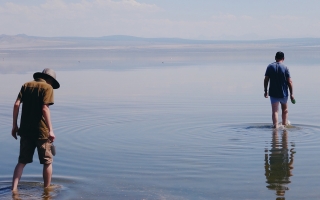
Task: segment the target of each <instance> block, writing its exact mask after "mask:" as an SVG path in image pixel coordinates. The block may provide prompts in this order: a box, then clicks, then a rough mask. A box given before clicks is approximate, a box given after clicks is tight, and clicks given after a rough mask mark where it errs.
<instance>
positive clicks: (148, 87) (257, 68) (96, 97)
mask: <svg viewBox="0 0 320 200" xmlns="http://www.w3.org/2000/svg"><path fill="white" fill-rule="evenodd" d="M274 43H275V44H274ZM274 43H272V44H264V45H260V44H258V45H252V44H241V45H240V47H239V44H232V43H228V44H219V45H216V46H214V45H213V46H205V45H203V44H201V45H196V44H189V45H188V46H186V47H183V46H181V45H180V46H178V47H175V46H174V45H172V46H166V47H163V46H162V47H161V48H160V47H157V46H152V47H150V48H149V47H148V48H134V47H123V48H101V47H99V48H48V49H46V48H43V49H41V48H30V49H28V48H23V49H19V48H16V49H14V48H13V49H6V48H3V49H0V110H1V112H0V163H1V164H0V199H58V200H60V199H61V200H64V199H116V200H117V199H130V200H131V199H132V200H147V199H152V200H153V199H159V200H165V199H168V200H184V199H221V200H229V199H252V200H256V199H279V200H280V199H281V200H282V199H290V200H292V199H296V200H298V199H319V198H320V190H319V188H318V186H317V184H318V181H319V179H320V171H319V165H320V159H318V158H319V155H318V152H319V151H320V135H318V134H319V132H320V124H319V119H320V106H319V102H320V95H319V88H318V87H319V85H320V79H319V78H318V76H319V74H320V54H319V50H320V47H319V46H310V45H309V44H308V45H304V44H301V43H298V42H297V43H294V44H292V43H290V42H288V44H287V43H286V44H281V45H276V42H274ZM237 45H238V46H237ZM279 50H282V51H284V53H285V57H286V59H285V62H284V64H285V65H287V66H288V67H289V69H290V73H291V76H292V80H293V85H294V95H295V98H296V100H297V103H296V104H295V105H293V104H291V102H290V103H289V120H290V122H291V126H290V127H288V128H279V129H276V130H274V129H273V128H272V127H271V126H272V121H271V105H270V100H269V99H265V98H264V97H263V79H264V73H265V70H266V67H267V65H268V64H269V63H271V62H273V61H274V55H275V53H276V52H277V51H279ZM45 67H50V68H52V69H54V70H56V73H57V79H58V81H59V82H60V84H61V88H60V89H58V90H55V104H54V105H53V106H51V107H50V109H51V115H52V122H53V128H54V132H55V134H56V141H55V146H56V148H57V155H56V156H55V157H54V163H53V179H52V184H53V185H54V186H55V187H54V189H53V190H52V191H51V192H44V190H43V188H42V175H41V174H42V166H41V165H40V164H39V161H38V158H37V154H35V156H34V162H33V163H31V164H28V165H27V166H26V168H25V170H24V173H23V176H22V179H21V182H20V185H19V195H18V196H12V194H11V190H10V186H11V178H12V173H13V170H14V167H15V165H16V163H17V160H18V154H19V142H18V141H16V140H15V139H14V138H12V136H11V128H12V127H11V125H12V108H13V104H14V101H15V99H16V97H17V95H18V92H19V90H20V87H21V85H22V84H23V83H25V82H27V81H30V80H32V75H33V73H34V72H36V71H42V69H43V68H45ZM279 119H281V118H279Z"/></svg>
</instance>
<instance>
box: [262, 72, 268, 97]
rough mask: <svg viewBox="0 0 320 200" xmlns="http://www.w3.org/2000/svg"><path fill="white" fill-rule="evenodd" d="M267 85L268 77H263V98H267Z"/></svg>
mask: <svg viewBox="0 0 320 200" xmlns="http://www.w3.org/2000/svg"><path fill="white" fill-rule="evenodd" d="M268 84H269V76H265V77H264V81H263V85H264V97H265V98H268Z"/></svg>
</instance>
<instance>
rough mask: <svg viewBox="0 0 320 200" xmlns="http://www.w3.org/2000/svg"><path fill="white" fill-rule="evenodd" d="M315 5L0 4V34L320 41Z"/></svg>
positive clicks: (149, 0)
mask: <svg viewBox="0 0 320 200" xmlns="http://www.w3.org/2000/svg"><path fill="white" fill-rule="evenodd" d="M319 5H320V2H319V1H315V0H306V1H304V2H303V3H301V2H300V1H289V0H283V1H267V2H264V1H251V0H243V1H218V0H211V1H208V0H199V1H179V0H177V1H169V0H162V1H157V0H50V1H49V0H46V1H41V0H35V1H21V0H12V1H7V0H0V18H1V19H4V20H1V21H0V27H1V29H2V30H0V34H7V35H17V34H21V33H24V34H27V35H36V36H44V37H61V36H64V37H70V36H77V37H101V36H106V35H133V36H137V37H146V38H185V39H201V40H265V39H275V38H306V37H320V30H319V28H318V27H319V26H318V25H319V24H320V16H319V15H320V14H319V12H318V9H317V8H318V7H319Z"/></svg>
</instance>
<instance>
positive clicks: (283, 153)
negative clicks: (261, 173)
mask: <svg viewBox="0 0 320 200" xmlns="http://www.w3.org/2000/svg"><path fill="white" fill-rule="evenodd" d="M291 146H292V147H294V144H291ZM269 151H270V154H268V149H267V150H266V154H265V170H266V173H265V176H266V178H267V181H266V183H268V185H267V188H269V189H270V190H275V191H276V194H277V196H278V198H277V199H276V200H284V199H285V197H284V195H285V191H286V190H289V188H288V187H287V185H288V184H289V183H291V181H290V176H292V169H293V154H294V153H295V151H294V148H291V149H290V155H289V150H288V132H287V131H286V130H283V132H282V135H281V142H280V141H279V136H278V130H277V129H275V130H274V131H273V134H272V143H271V149H270V150H269Z"/></svg>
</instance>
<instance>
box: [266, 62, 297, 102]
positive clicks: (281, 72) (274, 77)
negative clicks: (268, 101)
mask: <svg viewBox="0 0 320 200" xmlns="http://www.w3.org/2000/svg"><path fill="white" fill-rule="evenodd" d="M265 76H268V77H269V78H270V85H269V96H271V97H276V98H283V97H287V96H288V78H291V77H290V72H289V69H288V68H287V67H286V66H285V65H283V64H282V63H279V62H274V63H271V64H270V65H269V66H268V67H267V70H266V73H265Z"/></svg>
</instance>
